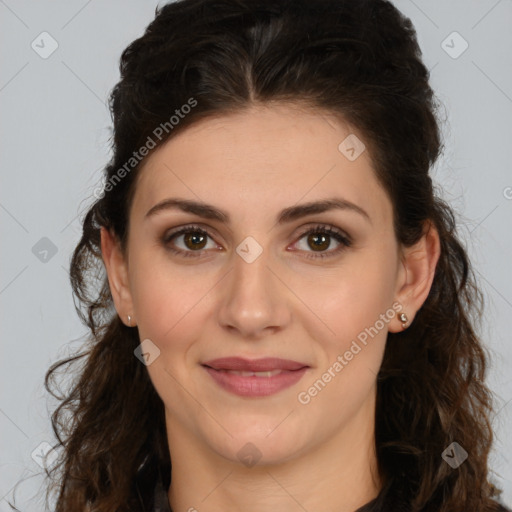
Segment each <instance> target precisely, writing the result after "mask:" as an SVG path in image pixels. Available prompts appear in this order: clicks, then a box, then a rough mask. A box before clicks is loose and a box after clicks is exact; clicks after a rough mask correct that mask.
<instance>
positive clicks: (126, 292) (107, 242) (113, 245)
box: [100, 227, 133, 325]
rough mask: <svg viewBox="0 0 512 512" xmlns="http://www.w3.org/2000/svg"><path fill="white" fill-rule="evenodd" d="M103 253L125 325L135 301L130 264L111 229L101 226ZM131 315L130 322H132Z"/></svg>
mask: <svg viewBox="0 0 512 512" xmlns="http://www.w3.org/2000/svg"><path fill="white" fill-rule="evenodd" d="M100 234H101V254H102V258H103V263H104V265H105V269H106V271H107V276H108V283H109V287H110V293H111V294H112V298H113V300H114V306H115V308H116V311H117V314H118V315H119V316H120V318H121V320H122V321H123V323H125V325H128V324H127V318H128V315H131V317H133V301H132V295H131V291H130V287H129V280H128V266H127V263H126V260H125V257H124V255H123V253H122V251H121V248H120V245H119V241H118V240H117V238H116V237H115V235H113V234H112V233H111V232H110V231H109V230H107V229H106V228H105V227H101V232H100ZM131 317H130V323H132V322H131Z"/></svg>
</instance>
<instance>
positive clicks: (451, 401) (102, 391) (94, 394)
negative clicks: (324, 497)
mask: <svg viewBox="0 0 512 512" xmlns="http://www.w3.org/2000/svg"><path fill="white" fill-rule="evenodd" d="M120 72H121V78H120V81H119V82H118V83H117V85H116V86H115V87H114V89H113V90H112V92H111V96H110V108H111V113H112V118H113V125H114V135H113V156H112V159H111V161H110V162H109V163H108V165H106V167H105V169H104V177H105V179H106V183H105V188H104V189H103V190H102V191H101V194H99V197H97V198H96V200H95V201H94V203H93V204H92V205H91V206H90V207H89V209H88V211H87V212H86V214H85V216H84V218H83V232H82V236H81V239H80V241H79V242H78V245H77V246H76V248H75V250H74V253H73V256H72V260H71V264H70V274H71V284H72V288H73V293H74V297H75V299H76V301H75V305H76V308H77V311H78V313H79V315H80V317H81V318H82V320H83V322H84V323H85V324H86V325H87V326H88V328H89V329H90V333H91V334H90V337H89V339H88V342H87V346H86V347H85V348H84V350H83V351H82V352H80V353H78V354H76V355H75V356H73V357H69V358H66V359H64V360H61V361H58V362H57V363H55V364H53V365H52V366H51V367H50V369H49V370H48V372H47V374H46V378H45V386H46V389H47V390H48V391H49V392H50V393H52V395H53V396H55V397H57V398H59V400H60V401H61V403H60V405H59V406H58V408H57V409H56V410H55V411H54V412H53V414H52V427H53V430H54V432H55V435H56V436H57V439H58V447H59V448H60V451H61V457H60V459H59V464H57V465H56V466H55V467H54V468H53V470H52V471H51V473H50V472H48V475H50V474H55V475H58V482H59V483H58V484H55V485H54V489H53V490H55V491H58V498H57V503H56V506H55V508H54V510H55V511H56V512H69V511H70V510H73V511H79V510H80V511H81V510H91V511H94V512H112V511H114V510H115V511H129V510H141V505H142V504H144V503H145V500H146V497H145V496H142V495H141V494H140V488H139V487H138V486H137V485H135V483H136V482H137V481H138V480H137V479H138V478H139V477H140V474H141V472H144V475H146V476H145V478H147V481H148V482H151V481H152V479H154V478H155V475H157V474H158V471H159V468H163V470H164V473H165V474H167V475H169V470H170V467H171V460H170V454H169V447H168V443H167V438H166V430H165V419H164V406H163V402H162V400H161V399H160V397H159V396H158V394H157V393H156V391H155V389H154V387H153V385H152V383H151V381H150V379H149V376H148V372H147V369H146V367H145V366H144V365H141V364H140V362H139V361H138V360H137V359H136V358H135V357H134V354H133V352H134V349H135V348H136V347H137V346H138V345H139V343H140V339H139V336H138V332H137V329H135V328H129V327H127V326H125V325H124V324H123V323H122V322H121V320H120V319H119V317H118V316H117V314H116V311H115V309H114V308H113V302H112V296H111V293H110V289H109V285H108V281H107V279H106V273H105V268H104V266H103V262H102V258H101V249H100V228H101V227H102V226H103V227H105V228H107V229H109V230H111V232H113V233H114V234H115V236H116V237H117V239H118V240H119V241H120V243H121V246H122V248H123V250H125V249H126V240H127V233H128V229H129V226H128V213H129V210H130V206H131V202H132V199H133V195H134V191H135V188H136V178H137V171H138V169H139V168H140V162H135V165H131V168H129V169H128V170H126V162H130V161H131V160H130V159H133V155H134V151H135V150H137V148H140V147H143V146H144V145H145V144H147V141H148V140H149V139H151V140H152V142H153V145H154V146H157V147H158V146H160V145H161V144H163V143H165V142H166V141H167V140H169V139H170V138H171V137H173V136H175V135H176V134H177V133H181V132H182V131H183V130H184V129H185V128H186V127H187V126H190V125H191V124H193V123H197V122H198V121H200V120H201V119H204V118H207V117H209V116H218V115H222V114H227V113H230V112H239V111H241V110H243V109H246V108H248V107H250V106H251V105H254V104H256V103H260V104H269V103H270V102H290V103H301V104H305V105H308V106H311V107H313V108H317V109H325V110H327V111H329V112H332V113H334V114H338V115H340V116H341V117H342V118H343V119H344V120H346V121H347V122H349V123H350V124H352V125H353V126H355V127H357V128H358V129H359V130H360V132H361V133H362V134H364V136H365V142H366V141H368V146H369V150H370V154H371V156H372V161H373V162H374V166H375V174H376V177H377V179H378V180H379V182H380V183H381V184H382V185H383V187H384V189H385V190H386V193H387V194H388V195H389V197H390V199H391V202H392V205H393V219H394V220H393V221H394V232H395V236H396V239H397V240H398V242H399V243H400V244H402V245H403V246H404V247H409V246H411V245H412V244H414V243H415V242H417V241H418V240H419V239H420V238H421V236H422V235H423V234H424V225H425V222H427V221H430V222H431V223H432V224H433V225H434V226H435V228H436V229H437V231H438V233H439V237H440V242H441V254H440V258H439V261H438V264H437V267H436V270H435V276H434V280H433V284H432V287H431V290H430V293H429V295H428V297H427V299H426V301H425V303H424V304H423V306H422V307H421V309H420V310H419V311H418V312H417V315H416V317H415V320H414V322H413V323H412V325H411V326H410V328H408V329H407V330H406V331H403V332H400V333H389V334H388V338H387V344H386V349H385V353H384V358H383V362H382V366H381V369H380V372H379V374H378V377H377V405H376V420H375V421H376V423H375V441H376V449H377V460H378V469H379V472H380V474H381V475H382V477H383V481H385V482H386V486H385V489H383V491H382V492H381V494H380V495H379V500H378V504H380V505H382V508H383V510H397V509H394V508H392V504H393V503H394V502H393V501H392V496H395V497H396V496H400V497H401V499H402V501H403V503H406V504H407V510H408V511H410V512H433V511H435V512H462V511H467V510H471V511H479V512H490V511H495V510H498V509H499V508H498V505H497V503H496V501H495V500H494V499H493V497H495V496H497V495H499V493H500V491H499V490H498V489H497V488H496V487H495V486H494V485H492V483H490V481H489V480H488V462H487V460H488V456H489V452H490V449H491V446H492V441H493V433H492V428H491V424H490V417H491V414H492V413H493V407H494V406H493V396H492V394H491V392H490V390H489V388H488V387H486V385H485V383H484V381H485V377H486V372H487V367H488V359H489V355H488V354H487V351H486V349H485V347H484V346H483V344H482V342H481V340H480V339H479V337H478V335H477V327H478V324H479V323H480V322H481V317H482V310H483V295H482V293H481V291H480V290H479V288H478V286H477V282H476V279H475V276H474V272H473V270H472V267H471V265H470V262H469V259H468V256H467V253H466V250H465V248H464V246H463V243H462V242H461V241H460V239H459V238H458V235H457V233H456V220H455V215H454V213H453V211H452V210H451V208H450V207H449V205H448V204H447V203H446V202H445V201H444V200H443V199H441V197H440V194H439V193H438V191H437V190H436V187H435V186H434V185H433V183H432V180H431V177H430V176H429V171H430V169H431V168H432V166H433V164H434V163H435V162H436V160H437V159H438V157H439V156H440V154H441V151H442V141H441V136H440V128H439V126H440V122H439V119H438V117H439V116H438V111H439V107H440V103H439V102H438V101H437V99H436V98H435V95H434V93H433V91H432V89H431V87H430V85H429V72H428V70H427V68H426V67H425V65H424V63H423V62H422V54H421V50H420V48H419V46H418V43H417V38H416V32H415V29H414V27H413V25H412V23H411V21H410V20H409V19H408V18H407V17H405V16H404V15H403V14H402V13H400V12H399V11H398V10H397V9H396V8H395V7H394V6H393V5H392V4H391V3H390V2H388V1H386V0H358V1H357V2H354V1H353V0H180V1H177V2H174V3H170V4H168V5H165V6H163V7H160V8H159V9H157V11H156V17H155V19H154V20H153V21H152V22H151V23H150V25H149V26H148V27H147V29H146V31H145V33H144V35H143V36H141V37H140V38H138V39H136V40H135V41H134V42H132V43H131V44H130V45H129V46H128V47H127V48H126V49H125V50H124V52H123V54H122V57H121V62H120ZM191 99H192V100H193V101H195V106H194V107H193V108H190V109H188V111H189V113H187V115H185V116H183V117H180V120H179V123H175V124H172V123H169V118H170V116H172V115H173V113H175V112H176V109H178V108H180V107H181V106H182V105H186V104H189V105H191V104H192V102H191ZM166 123H167V124H166ZM158 126H165V127H166V129H165V130H160V131H159V132H157V133H158V137H156V136H155V128H156V127H158ZM123 166H124V167H123ZM122 168H124V169H125V171H126V172H124V173H122V179H118V180H116V182H115V183H114V182H113V178H114V176H116V175H117V177H119V176H120V173H119V170H120V169H122ZM109 184H110V186H109ZM79 361H82V363H83V364H82V367H81V368H80V370H75V375H76V377H75V380H74V381H73V383H72V386H70V389H69V390H68V391H67V392H66V393H65V394H64V396H57V394H55V392H54V391H53V390H52V384H54V382H55V380H54V378H55V373H56V372H57V370H58V369H59V368H60V367H61V366H63V365H69V364H71V363H77V362H79ZM134 432H136V433H137V435H136V436H135V435H134ZM454 441H456V442H457V443H459V444H460V445H461V446H462V447H464V449H465V450H466V451H467V452H468V453H469V454H470V456H469V458H468V459H467V460H466V461H465V462H464V464H462V465H461V466H460V467H458V468H457V469H456V470H453V469H452V468H451V467H450V466H449V465H448V464H446V463H445V462H444V461H443V459H442V457H441V453H442V452H443V451H444V450H445V448H446V447H447V446H449V445H450V444H451V443H452V442H454ZM56 479H57V476H56ZM384 491H385V492H384ZM376 507H377V505H372V506H365V507H363V508H362V509H361V511H363V510H364V511H367V512H370V511H373V510H377V508H376ZM378 510H380V508H379V509H378Z"/></svg>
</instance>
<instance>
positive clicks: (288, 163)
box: [116, 105, 407, 463]
mask: <svg viewBox="0 0 512 512" xmlns="http://www.w3.org/2000/svg"><path fill="white" fill-rule="evenodd" d="M347 137H349V138H348V139H347ZM356 137H358V139H357V138H356ZM361 142H363V143H364V139H363V137H362V136H361V135H359V134H357V135H356V134H355V133H354V131H353V130H351V129H349V127H348V126H346V125H344V124H342V123H341V122H340V121H337V120H336V119H335V118H334V117H330V116H327V115H325V114H322V113H320V112H313V111H309V110H301V109H299V108H297V107H292V106H286V105H278V106H275V107H272V108H268V107H267V108H266V107H252V108H251V109H250V110H248V111H245V112H240V113H238V114H235V115H229V116H223V117H219V118H216V119H209V120H204V121H201V122H199V123H197V124H195V125H193V126H191V127H190V128H188V129H187V130H185V131H183V132H182V133H181V134H179V135H178V136H176V137H175V138H173V139H171V140H170V141H168V142H167V143H166V144H165V145H163V146H162V147H160V148H159V149H157V150H155V152H154V153H153V154H151V156H150V157H149V158H148V159H147V160H146V164H145V166H144V168H143V169H142V170H141V172H140V174H139V177H138V181H137V185H136V192H135V195H134V199H133V203H132V208H131V212H130V227H129V239H128V245H127V251H128V258H127V267H126V282H127V287H126V291H125V293H124V294H122V296H123V297H124V298H120V296H118V297H117V299H116V307H117V308H118V311H119V310H120V309H121V310H123V311H124V312H126V313H127V314H130V315H131V317H132V319H134V321H135V322H136V324H137V326H138V329H139V334H140V339H141V341H142V340H150V341H149V342H148V341H145V342H144V345H143V347H145V348H144V351H145V352H146V353H149V356H148V357H149V359H148V363H149V364H148V366H147V369H148V371H149V375H150V377H151V380H152V382H153V384H154V386H155V388H156V391H157V392H158V394H159V395H160V397H161V398H162V400H163V402H164V404H165V408H166V420H167V428H168V431H169V436H170V437H169V439H170V442H171V443H172V442H173V439H176V443H179V442H180V441H179V439H188V441H183V442H193V443H195V445H196V448H197V447H198V446H199V447H202V448H204V450H205V451H206V452H209V453H211V452H212V451H213V452H214V453H216V454H218V455H221V456H222V457H224V458H227V459H229V460H232V461H235V462H237V461H242V462H244V460H246V458H247V456H248V457H249V459H250V458H251V457H252V459H254V460H256V459H260V461H261V462H277V461H284V460H288V459H293V458H294V457H297V456H299V455H301V454H304V453H306V452H308V451H310V450H313V449H315V448H318V447H319V446H320V445H322V444H325V443H327V442H328V441H330V440H332V439H334V438H336V436H340V435H345V436H347V435H350V433H351V432H352V433H354V432H356V431H359V430H360V429H361V428H368V427H369V426H370V425H371V427H372V428H373V425H372V421H373V411H374V403H375V402H374V399H375V390H376V387H375V386H376V376H377V373H378V371H379V367H380V365H381V361H382V357H383V351H384V347H385V342H386V335H387V332H388V330H391V331H398V330H401V327H400V325H401V322H400V320H399V319H398V313H397V310H398V309H400V308H401V306H402V305H403V306H404V310H405V311H407V304H404V300H403V299H404V297H403V296H402V295H400V293H401V292H400V290H401V287H402V285H404V283H405V281H404V276H405V274H404V272H403V266H402V264H401V261H400V251H399V247H398V245H397V241H396V239H395V236H394V232H393V222H392V221H393V217H392V205H391V202H390V200H389V198H388V196H387V195H386V193H385V191H384V190H383V189H382V188H381V186H380V185H379V183H378V182H377V180H376V178H375V175H374V171H373V169H372V161H371V159H370V155H369V152H368V150H364V149H363V147H362V146H361ZM359 153H360V154H359ZM171 200H180V201H189V202H191V203H194V205H195V206H194V207H191V208H189V209H188V210H187V209H186V208H180V207H178V206H174V207H173V206H172V204H171V203H170V201H171ZM324 201H333V202H334V201H337V202H338V204H339V205H341V207H329V208H320V207H318V206H317V207H315V206H312V207H311V208H310V209H309V210H308V209H306V208H304V206H305V205H314V204H321V203H322V202H324ZM322 210H325V211H322ZM185 228H186V231H187V232H186V233H181V234H175V233H176V232H178V231H180V230H182V229H185ZM197 229H200V230H202V231H204V232H206V233H207V234H203V233H202V231H200V232H197ZM309 230H312V233H310V234H307V232H308V231H309ZM315 230H316V231H315ZM173 235H175V236H173ZM338 235H339V236H338ZM116 295H117V294H116ZM127 304H128V305H127ZM123 316H124V314H123ZM125 318H126V317H125ZM158 351H159V353H158ZM231 357H238V358H244V359H246V360H249V361H254V360H256V359H261V358H280V359H283V360H287V361H293V362H295V363H299V364H298V365H297V366H295V367H293V368H302V369H300V370H294V369H291V367H287V368H288V369H285V370H283V368H282V367H281V368H280V367H279V364H277V363H276V362H275V361H274V362H272V361H270V362H268V364H266V365H265V364H263V366H258V367H252V369H253V370H257V369H262V370H269V371H270V370H272V369H273V370H279V369H281V373H280V374H279V375H278V376H272V377H269V376H268V375H261V376H257V375H252V374H249V375H245V374H240V375H237V374H235V373H233V369H235V370H234V371H236V368H238V369H239V370H243V369H244V368H245V370H246V371H249V370H248V368H249V367H248V366H245V367H243V366H239V367H237V366H236V364H235V365H232V366H231V371H227V370H226V368H227V367H229V365H228V364H226V363H225V362H224V363H222V362H219V363H212V366H213V367H217V369H212V368H210V369H208V368H207V367H206V366H205V363H207V362H211V361H213V360H215V359H219V358H231ZM141 364H142V363H141ZM223 367H224V370H222V369H219V368H223ZM273 373H278V372H273ZM244 375H245V376H244ZM247 443H251V444H247ZM172 450H173V447H172V444H171V452H172ZM244 463H245V462H244Z"/></svg>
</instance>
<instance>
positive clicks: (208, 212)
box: [145, 197, 372, 224]
mask: <svg viewBox="0 0 512 512" xmlns="http://www.w3.org/2000/svg"><path fill="white" fill-rule="evenodd" d="M173 209H175V210H182V211H184V212H187V213H192V214H194V215H197V216H199V217H203V218H205V219H210V220H217V221H219V222H223V223H225V224H229V223H230V215H229V213H227V212H226V211H224V210H221V209H219V208H217V207H216V206H213V205H211V204H207V203H202V202H199V201H193V200H190V199H174V198H169V199H164V200H163V201H161V202H159V203H157V204H156V205H155V206H153V207H152V208H150V209H149V211H148V212H147V213H146V215H145V217H146V218H148V217H150V216H152V215H155V214H156V213H158V212H161V211H164V210H173ZM335 209H338V210H346V211H351V212H355V213H358V214H359V215H361V216H362V217H364V218H365V219H366V220H367V221H368V222H369V223H370V224H371V223H372V221H371V218H370V216H369V215H368V213H367V212H366V211H365V210H363V208H361V207H360V206H358V205H356V204H354V203H352V202H350V201H347V200H346V199H341V198H338V197H334V198H330V199H323V200H321V201H311V202H309V203H303V204H299V205H296V206H290V207H289V208H285V209H284V210H282V211H281V212H280V213H279V215H278V217H277V224H285V223H287V222H292V221H294V220H296V219H299V218H301V217H306V216H308V215H313V214H315V213H323V212H326V211H329V210H335Z"/></svg>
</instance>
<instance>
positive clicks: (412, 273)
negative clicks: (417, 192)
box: [389, 222, 441, 332]
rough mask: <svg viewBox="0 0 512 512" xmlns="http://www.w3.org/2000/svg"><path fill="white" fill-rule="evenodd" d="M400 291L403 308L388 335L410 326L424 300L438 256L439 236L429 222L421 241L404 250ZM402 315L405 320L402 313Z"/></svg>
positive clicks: (399, 295)
mask: <svg viewBox="0 0 512 512" xmlns="http://www.w3.org/2000/svg"><path fill="white" fill-rule="evenodd" d="M402 252H403V256H402V261H401V263H402V267H403V271H402V272H401V273H400V275H401V277H400V280H399V283H398V285H399V289H398V290H397V295H396V300H397V301H398V302H399V303H400V304H401V305H402V310H401V311H400V313H399V314H398V315H397V317H396V319H395V323H393V325H390V329H389V330H390V331H391V332H400V331H402V330H404V329H407V327H409V326H410V325H411V323H413V321H414V316H415V314H416V312H417V311H418V310H419V309H420V308H421V306H422V305H423V303H424V302H425V301H426V300H427V297H428V294H429V292H430V289H431V287H432V283H433V281H434V275H435V271H436V266H437V262H438V261H439V256H440V254H441V244H440V240H439V233H438V232H437V229H436V228H435V227H434V225H433V224H432V223H431V222H427V223H426V225H425V230H424V234H423V236H422V237H421V239H420V240H419V241H418V242H417V243H416V244H414V245H413V246H411V247H407V248H404V249H403V251H402ZM402 313H405V316H406V318H407V320H406V321H405V322H404V317H401V314H402Z"/></svg>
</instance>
